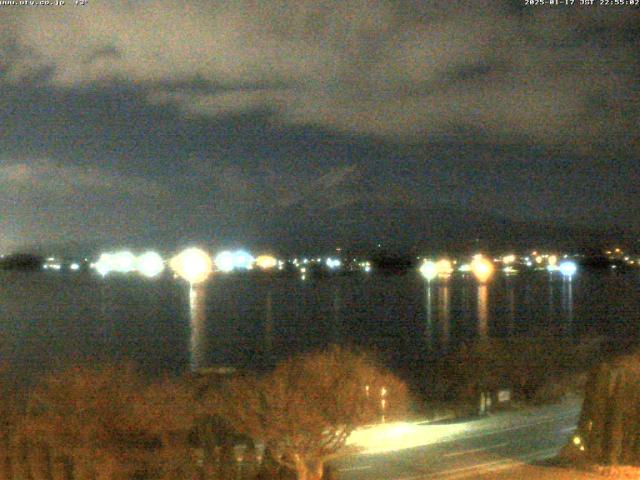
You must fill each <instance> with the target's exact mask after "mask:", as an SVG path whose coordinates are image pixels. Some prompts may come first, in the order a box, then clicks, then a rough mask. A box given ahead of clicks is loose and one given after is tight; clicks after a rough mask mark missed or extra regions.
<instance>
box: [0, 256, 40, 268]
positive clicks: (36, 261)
mask: <svg viewBox="0 0 640 480" xmlns="http://www.w3.org/2000/svg"><path fill="white" fill-rule="evenodd" d="M43 265H44V258H43V257H41V256H40V255H34V254H31V253H16V254H13V255H7V256H6V257H4V258H0V270H25V271H36V270H42V266H43Z"/></svg>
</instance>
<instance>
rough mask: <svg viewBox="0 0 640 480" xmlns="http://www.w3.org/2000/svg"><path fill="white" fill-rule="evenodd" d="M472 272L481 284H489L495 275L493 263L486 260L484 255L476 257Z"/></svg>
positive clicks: (472, 263)
mask: <svg viewBox="0 0 640 480" xmlns="http://www.w3.org/2000/svg"><path fill="white" fill-rule="evenodd" d="M471 271H472V272H473V275H474V276H475V277H476V280H478V282H480V283H485V282H487V281H488V280H489V279H490V278H491V276H492V275H493V271H494V267H493V263H491V262H490V261H489V260H487V259H486V258H484V257H483V256H482V255H476V256H474V257H473V261H472V262H471Z"/></svg>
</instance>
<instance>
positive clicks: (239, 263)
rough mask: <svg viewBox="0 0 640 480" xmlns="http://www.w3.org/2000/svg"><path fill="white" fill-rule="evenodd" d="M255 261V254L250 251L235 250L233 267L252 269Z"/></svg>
mask: <svg viewBox="0 0 640 480" xmlns="http://www.w3.org/2000/svg"><path fill="white" fill-rule="evenodd" d="M254 261H255V259H254V258H253V255H251V254H250V253H249V252H245V251H244V250H236V251H235V252H233V268H239V269H242V270H251V269H252V268H253V262H254Z"/></svg>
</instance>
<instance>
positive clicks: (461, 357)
mask: <svg viewBox="0 0 640 480" xmlns="http://www.w3.org/2000/svg"><path fill="white" fill-rule="evenodd" d="M601 355H602V354H601V351H600V342H599V341H598V340H588V341H584V342H581V343H579V344H573V343H572V342H571V341H570V340H566V339H562V338H556V337H553V336H541V337H534V338H530V337H526V338H525V337H523V338H510V339H490V340H489V339H486V340H483V341H477V342H473V343H468V344H466V345H463V346H462V347H461V348H460V349H458V350H457V351H455V352H453V353H452V354H450V355H448V356H446V357H445V358H443V359H442V361H441V362H440V363H439V367H438V368H437V371H436V374H435V380H434V386H433V389H432V392H433V395H436V396H437V399H438V400H441V401H460V402H474V401H475V400H476V399H477V397H478V395H479V392H481V391H485V392H495V391H497V390H498V389H503V388H508V389H511V391H512V397H513V399H514V400H516V401H525V402H531V403H544V402H548V401H555V400H559V399H560V398H562V397H563V396H564V395H566V394H568V393H581V391H582V386H583V385H582V384H583V382H584V378H585V372H587V371H588V370H589V369H590V368H591V367H592V366H593V365H594V364H597V363H598V361H599V360H600V359H601Z"/></svg>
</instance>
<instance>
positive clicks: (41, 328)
mask: <svg viewBox="0 0 640 480" xmlns="http://www.w3.org/2000/svg"><path fill="white" fill-rule="evenodd" d="M639 277H640V275H639V272H637V271H635V272H628V273H626V274H613V273H610V272H595V273H589V272H581V274H580V275H578V276H576V277H574V278H573V280H564V279H562V278H561V277H560V276H553V277H552V278H549V277H548V275H547V274H546V272H545V273H540V274H535V273H532V274H522V275H518V276H516V277H501V276H496V277H495V278H494V279H493V281H491V282H490V283H489V284H488V285H486V286H480V287H479V286H478V285H477V284H476V282H475V281H473V279H471V278H461V277H452V278H451V279H449V280H448V281H447V282H433V283H432V284H431V285H426V284H425V282H424V281H423V280H422V279H421V278H420V277H419V276H418V275H414V274H413V273H409V274H407V275H403V276H388V277H387V276H354V277H349V276H345V277H339V276H338V277H329V278H319V279H308V280H307V281H305V282H301V281H300V280H299V279H298V278H267V277H257V276H256V277H247V276H238V277H233V276H218V277H214V278H213V279H212V280H211V281H210V282H209V283H208V284H207V285H206V286H204V287H202V291H203V292H206V302H205V301H204V300H205V295H202V298H200V296H199V295H197V298H193V292H191V295H190V293H189V289H188V288H186V286H185V285H184V283H181V282H180V283H179V282H174V281H172V280H169V279H163V280H159V281H150V280H144V279H137V278H112V279H109V278H107V280H106V281H102V280H100V279H98V278H93V277H88V276H87V277H83V276H81V275H66V276H63V275H59V274H58V275H55V274H54V275H51V274H18V273H6V272H2V273H0V358H2V360H4V361H6V362H8V363H10V364H11V365H13V366H14V368H16V369H17V370H18V371H20V372H21V373H28V372H37V371H42V370H47V369H49V368H51V367H54V366H56V365H58V364H60V363H65V362H71V361H79V360H85V359H89V360H103V359H111V360H122V359H125V358H130V359H132V360H134V361H135V362H137V363H139V364H140V365H141V366H142V367H143V368H144V369H146V370H149V371H151V372H155V371H159V370H175V371H179V370H182V369H185V368H189V366H192V367H199V366H208V365H212V366H213V365H215V366H239V367H259V366H261V365H265V364H266V365H269V364H273V363H274V362H275V361H277V360H279V359H282V358H285V357H287V356H289V355H291V354H292V353H295V352H299V351H303V350H308V349H310V348H319V347H322V346H324V345H326V344H328V343H332V342H339V343H346V344H357V345H362V346H366V347H371V348H374V349H377V350H378V351H380V352H381V353H383V354H384V355H385V357H386V358H388V359H389V361H391V362H392V363H393V364H394V365H395V366H398V367H403V366H407V365H410V364H411V362H414V361H421V360H424V359H425V358H428V357H430V356H437V355H441V354H442V353H445V352H447V351H451V350H454V349H455V348H457V346H459V345H460V344H461V343H462V342H465V341H468V340H473V339H478V338H485V339H486V338H490V337H505V336H510V335H534V334H538V333H551V334H554V335H563V336H565V337H567V338H571V339H573V340H577V339H578V338H579V337H580V336H583V335H586V334H599V335H602V334H608V335H611V336H612V337H617V338H621V339H635V340H636V341H637V340H638V338H639V337H640V293H639V290H638V278H639ZM190 299H191V300H192V301H190ZM193 319H196V320H195V321H194V320H193Z"/></svg>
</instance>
